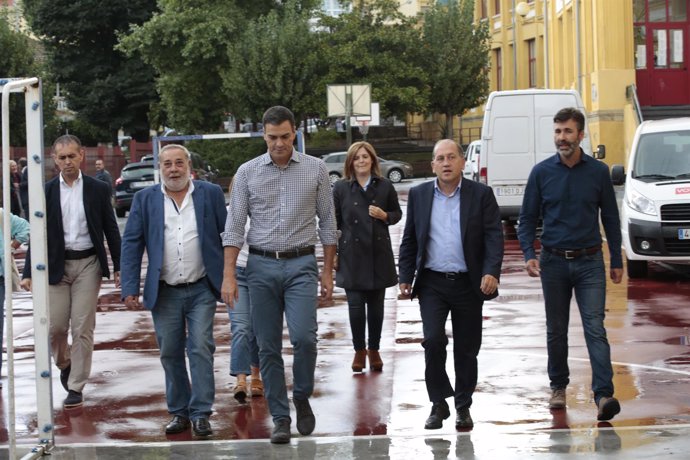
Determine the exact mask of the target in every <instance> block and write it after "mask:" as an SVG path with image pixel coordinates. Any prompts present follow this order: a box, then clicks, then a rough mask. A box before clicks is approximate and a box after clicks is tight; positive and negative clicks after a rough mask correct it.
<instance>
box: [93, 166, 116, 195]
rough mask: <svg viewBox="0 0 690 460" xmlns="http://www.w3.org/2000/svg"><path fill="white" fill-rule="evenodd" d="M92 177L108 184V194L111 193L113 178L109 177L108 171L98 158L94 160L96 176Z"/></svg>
mask: <svg viewBox="0 0 690 460" xmlns="http://www.w3.org/2000/svg"><path fill="white" fill-rule="evenodd" d="M94 177H95V178H96V179H98V180H100V181H103V182H105V183H106V184H108V187H110V193H111V194H112V193H113V176H111V175H110V173H109V172H108V170H107V169H105V165H104V163H103V160H101V159H100V158H99V159H98V160H96V174H95V175H94Z"/></svg>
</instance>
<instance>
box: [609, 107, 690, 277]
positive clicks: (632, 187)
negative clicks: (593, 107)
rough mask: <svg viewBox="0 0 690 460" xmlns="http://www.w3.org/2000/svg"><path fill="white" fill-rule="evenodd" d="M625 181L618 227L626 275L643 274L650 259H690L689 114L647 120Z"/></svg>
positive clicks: (617, 175) (616, 172)
mask: <svg viewBox="0 0 690 460" xmlns="http://www.w3.org/2000/svg"><path fill="white" fill-rule="evenodd" d="M611 179H612V180H613V183H614V184H615V185H622V184H623V183H625V197H624V199H623V204H622V205H621V230H622V234H623V245H624V246H625V255H626V257H627V259H628V276H629V277H630V278H643V277H645V276H647V263H648V261H650V260H656V261H665V262H670V263H679V264H688V263H690V118H669V119H666V120H652V121H645V122H642V123H641V124H640V126H638V127H637V131H636V132H635V138H634V139H633V143H632V148H631V150H630V157H629V159H628V172H627V174H626V173H625V169H624V168H623V166H622V165H615V166H613V168H612V170H611Z"/></svg>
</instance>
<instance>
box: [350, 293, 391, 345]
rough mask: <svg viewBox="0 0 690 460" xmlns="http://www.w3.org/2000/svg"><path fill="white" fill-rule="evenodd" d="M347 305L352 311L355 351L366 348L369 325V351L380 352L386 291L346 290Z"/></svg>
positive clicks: (351, 321)
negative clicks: (367, 327)
mask: <svg viewBox="0 0 690 460" xmlns="http://www.w3.org/2000/svg"><path fill="white" fill-rule="evenodd" d="M345 294H346V295H347V304H348V306H349V311H350V329H351V330H352V345H353V346H354V347H355V350H364V349H365V348H366V340H365V337H366V326H367V324H368V325H369V349H370V350H378V349H379V345H380V343H381V328H382V327H383V300H384V299H385V297H386V289H385V288H383V289H375V290H373V291H358V290H353V289H346V290H345Z"/></svg>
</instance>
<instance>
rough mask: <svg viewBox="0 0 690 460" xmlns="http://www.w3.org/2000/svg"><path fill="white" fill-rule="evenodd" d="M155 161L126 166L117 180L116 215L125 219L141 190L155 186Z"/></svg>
mask: <svg viewBox="0 0 690 460" xmlns="http://www.w3.org/2000/svg"><path fill="white" fill-rule="evenodd" d="M153 174H154V173H153V161H140V162H138V163H130V164H128V165H125V167H124V168H122V171H121V172H120V177H118V178H117V179H116V180H115V214H116V215H117V217H125V213H127V211H129V208H130V207H131V206H132V198H134V194H135V193H136V192H138V191H139V190H141V189H143V188H146V187H148V186H149V185H153V184H154V176H153Z"/></svg>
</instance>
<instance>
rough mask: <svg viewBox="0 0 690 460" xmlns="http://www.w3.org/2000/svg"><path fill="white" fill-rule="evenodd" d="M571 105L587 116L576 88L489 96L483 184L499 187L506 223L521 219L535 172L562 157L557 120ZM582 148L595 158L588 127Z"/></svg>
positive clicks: (483, 144)
mask: <svg viewBox="0 0 690 460" xmlns="http://www.w3.org/2000/svg"><path fill="white" fill-rule="evenodd" d="M565 107H575V108H577V109H579V110H580V111H581V112H582V113H583V114H585V115H586V113H587V112H586V111H585V108H584V105H583V104H582V99H580V95H579V94H578V92H577V91H574V90H551V89H526V90H514V91H494V92H492V93H491V94H489V99H488V101H487V103H486V109H485V111H484V122H483V125H482V141H481V155H480V156H479V180H480V181H481V182H483V183H485V184H487V185H489V186H490V187H491V188H492V189H493V191H494V195H496V200H497V201H498V206H499V208H500V210H501V218H502V219H505V220H510V221H516V220H517V218H518V216H519V214H520V207H521V206H522V197H523V195H524V193H525V185H527V178H528V177H529V174H530V172H531V171H532V168H533V167H534V165H535V164H537V163H538V162H540V161H542V160H544V159H546V158H548V157H550V156H552V155H554V154H555V153H556V147H555V145H554V141H553V117H554V115H556V113H557V112H558V111H559V110H560V109H562V108H565ZM580 146H581V147H582V149H583V150H584V152H585V153H586V154H587V155H592V147H591V145H590V141H589V131H588V127H587V124H586V123H585V138H584V140H583V141H582V143H581V144H580ZM604 155H605V148H604V146H599V150H598V154H597V158H603V157H604Z"/></svg>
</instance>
